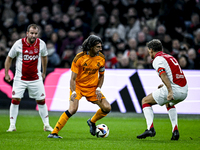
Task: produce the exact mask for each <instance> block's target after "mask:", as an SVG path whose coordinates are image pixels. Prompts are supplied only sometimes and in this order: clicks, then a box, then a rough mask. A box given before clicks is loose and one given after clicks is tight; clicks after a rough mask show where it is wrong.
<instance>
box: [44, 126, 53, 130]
mask: <svg viewBox="0 0 200 150" xmlns="http://www.w3.org/2000/svg"><path fill="white" fill-rule="evenodd" d="M44 131H49V132H52V131H53V128H52V127H51V126H50V125H46V126H44Z"/></svg>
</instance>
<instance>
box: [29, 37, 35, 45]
mask: <svg viewBox="0 0 200 150" xmlns="http://www.w3.org/2000/svg"><path fill="white" fill-rule="evenodd" d="M35 40H36V38H35V37H32V38H28V41H29V42H30V44H33V43H34V42H35Z"/></svg>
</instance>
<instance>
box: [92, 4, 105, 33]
mask: <svg viewBox="0 0 200 150" xmlns="http://www.w3.org/2000/svg"><path fill="white" fill-rule="evenodd" d="M93 7H94V6H93ZM100 15H104V16H105V17H106V18H107V16H108V14H107V12H106V11H105V7H104V6H103V5H101V4H99V5H96V6H95V7H94V12H93V13H92V20H91V24H90V25H91V29H92V30H94V28H95V27H96V26H97V25H98V22H99V16H100Z"/></svg>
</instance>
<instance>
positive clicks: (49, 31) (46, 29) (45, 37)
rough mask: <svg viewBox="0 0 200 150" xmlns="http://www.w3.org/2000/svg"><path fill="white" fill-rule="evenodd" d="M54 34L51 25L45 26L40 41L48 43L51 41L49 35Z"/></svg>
mask: <svg viewBox="0 0 200 150" xmlns="http://www.w3.org/2000/svg"><path fill="white" fill-rule="evenodd" d="M53 32H54V30H53V26H52V24H47V25H45V26H44V30H43V32H42V37H41V39H42V40H43V41H44V42H47V41H50V40H51V34H52V33H53Z"/></svg>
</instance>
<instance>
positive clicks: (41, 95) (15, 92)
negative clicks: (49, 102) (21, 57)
mask: <svg viewBox="0 0 200 150" xmlns="http://www.w3.org/2000/svg"><path fill="white" fill-rule="evenodd" d="M26 89H28V94H29V97H30V98H34V99H35V100H43V99H45V96H46V95H45V90H44V84H43V81H42V80H35V81H23V80H14V82H13V89H12V98H20V99H21V98H23V96H24V92H25V90H26Z"/></svg>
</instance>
